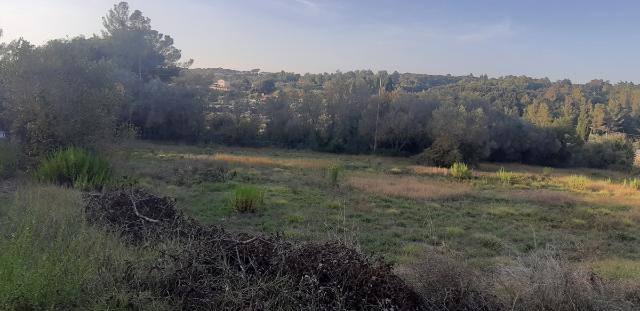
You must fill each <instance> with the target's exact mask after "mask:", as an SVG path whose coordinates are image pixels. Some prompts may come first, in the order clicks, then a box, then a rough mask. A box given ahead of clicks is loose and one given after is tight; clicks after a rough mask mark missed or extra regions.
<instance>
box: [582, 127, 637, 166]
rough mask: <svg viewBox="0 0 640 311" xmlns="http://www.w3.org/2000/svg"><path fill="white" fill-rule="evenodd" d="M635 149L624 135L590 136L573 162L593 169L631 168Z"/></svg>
mask: <svg viewBox="0 0 640 311" xmlns="http://www.w3.org/2000/svg"><path fill="white" fill-rule="evenodd" d="M634 153H635V149H634V147H633V144H632V142H631V140H630V139H629V138H627V137H626V136H625V135H624V134H609V135H590V136H589V141H588V142H587V143H586V144H585V145H584V146H583V147H582V152H581V153H580V154H579V156H578V157H576V160H575V161H574V162H577V163H575V164H578V165H584V166H588V167H594V168H622V169H629V168H631V167H632V166H633V161H634V155H635V154H634Z"/></svg>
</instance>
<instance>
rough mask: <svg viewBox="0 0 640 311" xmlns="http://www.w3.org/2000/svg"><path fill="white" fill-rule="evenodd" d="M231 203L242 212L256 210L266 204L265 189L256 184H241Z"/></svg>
mask: <svg viewBox="0 0 640 311" xmlns="http://www.w3.org/2000/svg"><path fill="white" fill-rule="evenodd" d="M231 204H232V205H233V208H234V209H235V210H236V211H238V212H240V213H248V212H255V211H256V210H257V209H258V207H260V205H262V204H264V191H263V190H262V189H260V188H258V187H256V186H251V185H239V186H237V187H236V189H235V196H234V197H233V201H232V203H231Z"/></svg>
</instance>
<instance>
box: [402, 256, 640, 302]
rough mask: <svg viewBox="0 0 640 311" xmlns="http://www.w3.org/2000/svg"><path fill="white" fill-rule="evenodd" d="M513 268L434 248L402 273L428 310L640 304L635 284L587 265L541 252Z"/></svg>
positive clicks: (522, 258) (523, 258)
mask: <svg viewBox="0 0 640 311" xmlns="http://www.w3.org/2000/svg"><path fill="white" fill-rule="evenodd" d="M513 261H514V263H513V264H512V265H509V266H501V267H497V268H495V269H494V270H477V269H472V268H471V267H468V266H466V265H465V264H464V263H463V262H462V261H461V260H460V259H459V258H456V257H454V256H451V255H448V254H443V253H438V252H436V251H430V252H428V253H426V254H424V256H423V257H422V258H421V259H420V260H419V261H418V262H417V263H415V264H413V265H412V266H410V267H408V268H406V269H404V271H402V273H403V276H404V277H405V278H406V279H407V280H408V281H409V282H410V283H411V284H412V285H413V286H414V287H415V289H416V291H417V292H418V293H419V294H421V295H422V297H423V298H424V299H425V300H426V304H427V306H428V308H427V310H469V311H472V310H510V311H529V310H549V311H577V310H581V311H582V310H587V311H591V310H592V311H596V310H619V311H632V310H638V308H639V307H640V299H639V298H640V295H638V294H639V293H640V291H639V290H638V286H637V285H633V284H630V285H627V284H613V283H609V282H607V281H605V280H603V279H601V278H599V277H598V275H596V274H595V273H594V272H592V271H591V270H588V269H586V268H584V266H581V265H577V264H573V263H571V262H569V261H567V260H565V259H563V258H561V257H559V256H558V255H557V254H556V253H554V252H552V251H549V250H541V251H537V252H533V253H530V254H528V255H525V256H521V257H515V258H513Z"/></svg>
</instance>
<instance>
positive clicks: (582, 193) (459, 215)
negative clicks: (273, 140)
mask: <svg viewBox="0 0 640 311" xmlns="http://www.w3.org/2000/svg"><path fill="white" fill-rule="evenodd" d="M63 153H64V152H63ZM67 153H68V152H67ZM72 158H74V159H75V158H76V157H75V156H74V157H72ZM110 162H111V165H110V166H109V169H110V172H111V171H112V172H113V174H109V176H113V177H109V178H108V182H107V179H105V182H104V183H100V185H101V186H100V187H97V189H98V190H101V192H100V193H98V192H96V191H97V190H91V192H81V191H80V190H82V189H86V188H85V187H84V185H85V184H84V183H80V184H78V183H75V182H69V180H68V178H67V177H65V178H62V180H61V181H57V182H56V181H54V182H55V183H58V184H60V185H61V186H54V185H50V184H49V181H47V180H45V179H42V178H32V177H28V176H22V178H18V179H16V178H14V179H9V180H8V181H3V182H2V183H0V309H8V310H60V309H64V310H87V309H95V310H180V309H181V310H209V309H211V308H212V306H215V308H216V309H222V310H258V309H259V310H522V311H524V310H558V311H564V310H567V311H569V310H625V311H626V310H629V311H630V310H637V308H638V306H640V250H639V249H638V247H637V246H638V238H639V237H640V228H639V226H638V225H639V224H640V189H638V188H639V187H638V179H635V178H634V177H633V176H632V174H630V173H622V172H616V171H603V170H591V169H571V170H570V169H552V168H543V167H530V166H523V165H513V164H509V165H508V164H505V165H500V164H484V165H481V166H480V167H479V168H467V167H465V166H464V165H456V166H455V169H448V168H438V167H425V166H416V165H414V162H413V161H411V159H407V158H386V157H376V156H353V155H335V154H325V153H315V152H308V151H291V150H279V149H248V148H229V147H206V148H205V147H202V148H201V147H195V146H181V145H158V144H150V143H132V144H129V145H127V146H125V147H123V148H121V149H119V151H117V152H116V153H115V154H111V156H110ZM82 163H84V162H82ZM67 166H68V165H67ZM96 166H98V167H102V164H99V165H98V163H97V162H96ZM83 167H84V166H83ZM72 171H74V172H75V171H77V170H75V169H73V170H72ZM85 171H86V172H87V176H89V175H91V174H89V173H88V172H89V171H90V170H85ZM85 171H81V172H85ZM63 172H64V171H63ZM63 175H64V174H63ZM64 176H66V175H64ZM74 176H75V175H74ZM78 176H84V175H82V174H80V175H78ZM100 176H102V175H100ZM105 176H106V175H105ZM19 177H20V176H19ZM83 178H84V177H83ZM83 178H81V180H84V179H83ZM105 178H106V177H105ZM73 188H75V189H73ZM100 188H101V189H100ZM90 189H96V188H94V187H92V188H90ZM154 194H155V195H154ZM173 198H175V200H174V199H173ZM378 259H382V260H378ZM388 263H392V265H389V264H388Z"/></svg>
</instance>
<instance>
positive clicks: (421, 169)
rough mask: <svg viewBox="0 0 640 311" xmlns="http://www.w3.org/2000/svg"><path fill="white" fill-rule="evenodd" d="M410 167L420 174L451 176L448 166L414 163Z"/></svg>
mask: <svg viewBox="0 0 640 311" xmlns="http://www.w3.org/2000/svg"><path fill="white" fill-rule="evenodd" d="M409 168H410V169H411V170H412V171H413V172H414V173H416V174H420V175H441V176H449V174H450V172H449V169H448V168H446V167H437V166H423V165H412V166H409Z"/></svg>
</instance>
